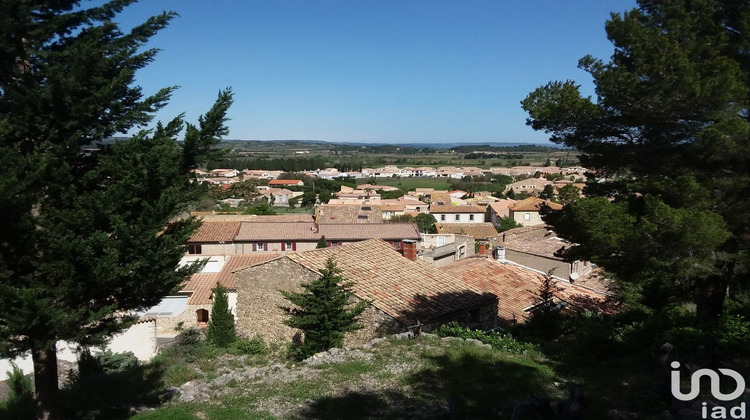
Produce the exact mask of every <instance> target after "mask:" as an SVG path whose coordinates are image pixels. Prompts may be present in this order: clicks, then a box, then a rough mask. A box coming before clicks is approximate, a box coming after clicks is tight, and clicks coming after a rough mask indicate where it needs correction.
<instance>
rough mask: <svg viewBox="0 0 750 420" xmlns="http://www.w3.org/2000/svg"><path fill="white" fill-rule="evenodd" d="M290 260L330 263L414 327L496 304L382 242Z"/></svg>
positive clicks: (362, 293)
mask: <svg viewBox="0 0 750 420" xmlns="http://www.w3.org/2000/svg"><path fill="white" fill-rule="evenodd" d="M285 258H289V259H290V260H292V261H294V262H296V263H298V264H300V265H302V266H304V267H307V268H308V269H310V270H313V271H316V272H317V271H318V270H320V269H321V268H323V267H324V266H325V264H326V261H327V260H328V259H329V258H333V259H334V261H335V262H336V265H337V267H338V268H339V269H341V272H342V273H341V275H342V276H343V277H344V279H346V280H348V281H352V282H354V283H355V284H354V286H353V287H352V291H353V292H354V293H355V295H357V296H358V297H360V298H362V299H367V300H370V301H372V303H373V305H374V306H375V307H376V308H378V309H380V310H382V311H384V312H386V313H387V314H389V315H391V316H393V317H394V318H396V319H398V320H400V321H402V322H404V323H406V324H407V325H413V324H415V323H416V322H417V320H419V321H421V322H423V323H428V322H431V321H435V320H437V319H440V318H441V317H443V316H446V315H449V314H451V313H453V312H456V311H461V310H468V309H472V308H475V307H478V306H481V305H482V304H485V303H487V302H491V301H493V300H494V296H492V295H490V294H487V293H483V292H482V291H481V290H480V289H478V288H476V287H474V286H471V285H468V284H466V283H463V282H461V281H460V280H458V279H456V278H455V277H453V276H451V275H448V274H446V273H444V272H442V271H440V270H439V269H437V268H435V267H433V266H432V265H430V264H427V263H425V262H423V261H421V260H417V261H411V260H409V259H407V258H404V257H403V256H402V255H401V254H400V253H399V252H398V251H396V250H395V249H394V248H393V247H392V246H390V245H389V244H387V243H386V242H383V241H381V240H377V239H375V240H369V241H363V242H358V243H355V244H349V245H344V246H339V247H332V248H322V249H316V250H313V251H306V252H300V253H296V254H289V255H287V256H286V257H285Z"/></svg>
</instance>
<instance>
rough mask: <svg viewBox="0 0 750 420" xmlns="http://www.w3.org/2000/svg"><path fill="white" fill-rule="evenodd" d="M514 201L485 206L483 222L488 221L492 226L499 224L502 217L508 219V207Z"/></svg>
mask: <svg viewBox="0 0 750 420" xmlns="http://www.w3.org/2000/svg"><path fill="white" fill-rule="evenodd" d="M515 203H516V200H509V199H504V200H498V201H495V202H494V203H490V204H489V205H488V206H487V214H486V217H485V220H487V221H489V222H490V223H492V224H493V225H497V224H498V223H500V219H501V218H503V217H510V210H509V209H508V207H510V206H511V205H513V204H515Z"/></svg>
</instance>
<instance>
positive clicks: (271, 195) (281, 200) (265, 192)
mask: <svg viewBox="0 0 750 420" xmlns="http://www.w3.org/2000/svg"><path fill="white" fill-rule="evenodd" d="M256 189H257V188H256ZM258 192H260V194H261V195H262V196H263V197H266V198H267V199H268V202H269V203H273V206H276V207H289V200H291V199H292V198H296V197H299V196H301V195H302V194H304V193H303V192H302V191H291V190H288V189H286V188H268V189H258Z"/></svg>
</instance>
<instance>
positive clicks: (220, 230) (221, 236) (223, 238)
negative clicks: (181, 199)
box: [188, 221, 240, 242]
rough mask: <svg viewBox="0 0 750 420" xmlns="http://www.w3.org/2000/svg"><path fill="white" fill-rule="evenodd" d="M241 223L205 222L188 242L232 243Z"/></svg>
mask: <svg viewBox="0 0 750 420" xmlns="http://www.w3.org/2000/svg"><path fill="white" fill-rule="evenodd" d="M239 229H240V222H205V221H204V222H203V224H202V225H201V226H200V227H199V228H198V230H197V231H195V233H193V236H191V237H190V239H189V240H188V242H231V241H233V240H234V237H235V235H237V231H239Z"/></svg>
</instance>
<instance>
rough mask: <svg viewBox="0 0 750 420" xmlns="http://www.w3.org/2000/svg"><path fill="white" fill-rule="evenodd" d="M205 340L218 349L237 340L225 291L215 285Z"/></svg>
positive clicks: (222, 287)
mask: <svg viewBox="0 0 750 420" xmlns="http://www.w3.org/2000/svg"><path fill="white" fill-rule="evenodd" d="M206 338H207V339H208V341H209V342H210V343H213V344H214V345H216V346H219V347H227V346H229V345H230V344H232V343H233V342H234V341H235V340H236V339H237V333H236V331H235V329H234V315H232V311H230V310H229V298H228V297H227V289H226V288H225V287H224V286H222V285H221V284H219V283H216V289H214V302H213V304H212V305H211V319H210V320H209V321H208V332H207V333H206Z"/></svg>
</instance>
